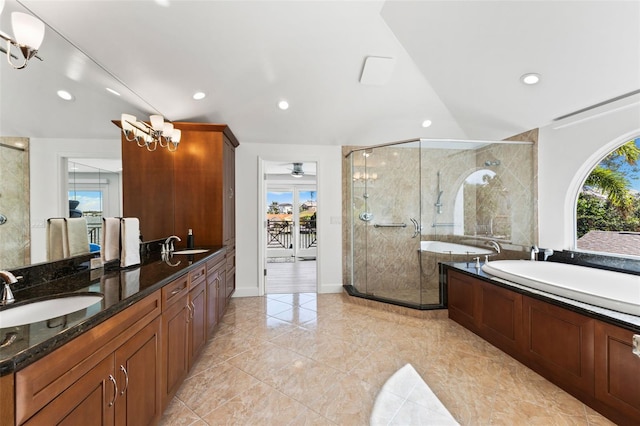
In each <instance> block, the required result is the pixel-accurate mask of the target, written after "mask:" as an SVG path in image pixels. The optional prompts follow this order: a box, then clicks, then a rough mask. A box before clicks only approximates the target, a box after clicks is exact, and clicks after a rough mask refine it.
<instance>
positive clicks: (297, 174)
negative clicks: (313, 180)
mask: <svg viewBox="0 0 640 426" xmlns="http://www.w3.org/2000/svg"><path fill="white" fill-rule="evenodd" d="M291 176H293V177H294V178H301V177H302V176H304V170H302V163H293V169H292V170H291Z"/></svg>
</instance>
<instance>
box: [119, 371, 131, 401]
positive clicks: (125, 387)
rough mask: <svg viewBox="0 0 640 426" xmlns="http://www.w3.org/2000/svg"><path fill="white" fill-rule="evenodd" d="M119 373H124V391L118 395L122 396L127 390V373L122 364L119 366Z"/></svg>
mask: <svg viewBox="0 0 640 426" xmlns="http://www.w3.org/2000/svg"><path fill="white" fill-rule="evenodd" d="M120 371H122V372H123V373H124V389H122V390H121V391H120V395H124V393H125V392H126V391H127V389H129V373H128V372H127V369H126V368H124V365H122V364H121V365H120Z"/></svg>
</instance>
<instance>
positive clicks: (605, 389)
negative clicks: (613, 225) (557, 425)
mask: <svg viewBox="0 0 640 426" xmlns="http://www.w3.org/2000/svg"><path fill="white" fill-rule="evenodd" d="M445 270H446V276H447V289H448V290H447V291H448V305H449V318H450V319H452V320H454V321H456V322H458V323H459V324H461V325H462V326H464V327H466V328H467V329H469V330H471V331H472V332H474V333H475V334H477V335H478V336H480V337H482V338H483V339H485V340H486V341H488V342H489V343H491V344H493V345H494V346H496V347H497V348H499V349H501V350H502V351H504V352H505V353H507V354H509V355H511V356H512V357H513V358H515V359H516V360H518V361H520V362H521V363H523V364H524V365H526V366H527V367H529V368H531V369H532V370H534V371H535V372H537V373H538V374H540V375H541V376H543V377H545V378H546V379H548V380H549V381H551V382H553V383H554V384H556V385H557V386H559V387H561V388H562V389H564V390H565V391H567V392H568V393H570V394H572V395H573V396H575V397H576V398H578V399H579V400H581V401H582V402H584V403H585V404H587V405H589V406H590V407H592V408H593V409H595V410H597V411H599V412H600V413H602V414H603V415H604V416H606V417H608V418H609V419H611V420H612V421H614V422H615V423H617V424H620V425H638V424H640V379H639V378H640V357H638V356H636V355H634V354H633V352H632V339H633V336H634V334H640V317H635V316H631V315H627V314H620V313H616V312H614V311H611V312H610V315H608V314H607V313H606V310H604V309H599V308H595V309H593V310H591V309H589V308H588V305H585V304H582V303H579V302H573V301H570V300H569V299H564V298H561V297H557V296H552V295H545V294H544V293H543V292H541V291H535V290H533V291H529V290H528V289H527V288H526V287H524V286H520V285H517V284H513V285H510V284H509V283H508V282H506V281H504V280H501V281H496V280H492V279H490V278H489V277H488V276H486V275H485V274H484V273H482V271H478V270H477V269H476V268H473V266H472V267H471V268H468V267H467V265H466V264H448V265H445ZM603 285H606V283H603Z"/></svg>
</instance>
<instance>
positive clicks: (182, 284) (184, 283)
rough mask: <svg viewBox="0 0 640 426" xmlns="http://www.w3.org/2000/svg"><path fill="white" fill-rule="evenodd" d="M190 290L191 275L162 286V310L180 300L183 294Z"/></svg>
mask: <svg viewBox="0 0 640 426" xmlns="http://www.w3.org/2000/svg"><path fill="white" fill-rule="evenodd" d="M188 292H189V275H184V276H182V277H180V278H178V279H177V280H175V281H173V282H171V283H169V284H167V285H165V286H164V287H162V310H163V311H164V310H165V309H167V308H168V307H169V306H171V305H173V304H174V303H176V302H177V301H178V300H180V298H181V296H183V295H185V294H187V293H188Z"/></svg>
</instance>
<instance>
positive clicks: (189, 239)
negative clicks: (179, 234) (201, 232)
mask: <svg viewBox="0 0 640 426" xmlns="http://www.w3.org/2000/svg"><path fill="white" fill-rule="evenodd" d="M193 247H194V245H193V230H192V229H191V228H189V232H188V233H187V248H189V249H192V248H193Z"/></svg>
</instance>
